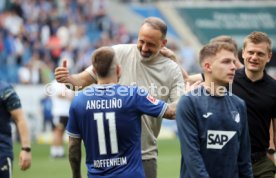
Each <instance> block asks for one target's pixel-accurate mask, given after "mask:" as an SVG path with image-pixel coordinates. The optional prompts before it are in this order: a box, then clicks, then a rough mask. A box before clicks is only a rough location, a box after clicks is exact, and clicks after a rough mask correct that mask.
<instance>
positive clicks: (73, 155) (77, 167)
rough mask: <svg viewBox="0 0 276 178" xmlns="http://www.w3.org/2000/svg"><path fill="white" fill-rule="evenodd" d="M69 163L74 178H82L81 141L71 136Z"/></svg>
mask: <svg viewBox="0 0 276 178" xmlns="http://www.w3.org/2000/svg"><path fill="white" fill-rule="evenodd" d="M69 162H70V166H71V170H72V175H73V178H81V139H80V138H74V137H71V136H69Z"/></svg>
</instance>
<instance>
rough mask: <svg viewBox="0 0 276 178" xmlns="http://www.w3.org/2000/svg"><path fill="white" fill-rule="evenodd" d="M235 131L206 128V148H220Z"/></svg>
mask: <svg viewBox="0 0 276 178" xmlns="http://www.w3.org/2000/svg"><path fill="white" fill-rule="evenodd" d="M236 133H237V132H236V131H218V130H208V132H207V149H222V148H223V147H224V146H225V145H226V144H227V143H228V142H229V141H230V140H231V139H232V138H233V137H234V135H235V134H236Z"/></svg>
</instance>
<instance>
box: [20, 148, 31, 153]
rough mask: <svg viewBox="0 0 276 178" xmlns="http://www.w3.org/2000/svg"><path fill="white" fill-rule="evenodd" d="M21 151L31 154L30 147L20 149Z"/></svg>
mask: <svg viewBox="0 0 276 178" xmlns="http://www.w3.org/2000/svg"><path fill="white" fill-rule="evenodd" d="M21 150H23V151H26V152H28V153H29V152H31V148H30V147H22V148H21Z"/></svg>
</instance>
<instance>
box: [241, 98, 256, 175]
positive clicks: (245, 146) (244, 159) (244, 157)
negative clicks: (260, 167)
mask: <svg viewBox="0 0 276 178" xmlns="http://www.w3.org/2000/svg"><path fill="white" fill-rule="evenodd" d="M241 113H242V115H241V118H242V122H243V128H242V131H241V138H240V150H239V156H238V165H239V177H240V178H253V173H252V165H251V145H250V137H249V131H248V122H247V113H246V106H245V103H244V102H243V105H242V107H241Z"/></svg>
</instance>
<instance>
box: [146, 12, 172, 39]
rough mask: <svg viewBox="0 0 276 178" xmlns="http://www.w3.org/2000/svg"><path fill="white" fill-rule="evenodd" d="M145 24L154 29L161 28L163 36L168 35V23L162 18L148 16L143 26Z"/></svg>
mask: <svg viewBox="0 0 276 178" xmlns="http://www.w3.org/2000/svg"><path fill="white" fill-rule="evenodd" d="M145 24H147V25H149V26H151V27H152V28H153V29H156V30H160V32H161V33H162V38H165V37H166V35H167V25H166V23H165V22H164V21H163V20H162V19H160V18H157V17H148V18H146V19H145V20H144V22H143V23H142V25H141V26H143V25H145Z"/></svg>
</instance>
